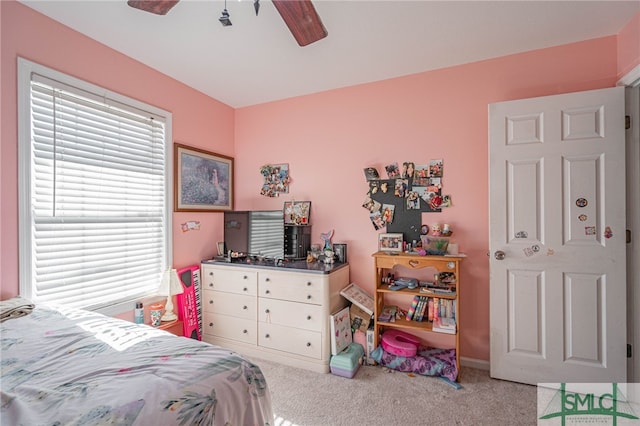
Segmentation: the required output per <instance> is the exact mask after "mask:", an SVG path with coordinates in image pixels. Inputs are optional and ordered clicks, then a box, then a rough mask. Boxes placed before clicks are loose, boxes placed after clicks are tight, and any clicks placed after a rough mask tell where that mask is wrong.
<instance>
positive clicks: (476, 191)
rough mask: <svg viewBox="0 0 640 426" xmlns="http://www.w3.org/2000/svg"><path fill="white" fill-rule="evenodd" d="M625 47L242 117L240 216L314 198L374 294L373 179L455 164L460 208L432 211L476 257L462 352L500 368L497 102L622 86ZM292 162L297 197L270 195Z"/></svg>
mask: <svg viewBox="0 0 640 426" xmlns="http://www.w3.org/2000/svg"><path fill="white" fill-rule="evenodd" d="M616 73H617V68H616V37H606V38H602V39H596V40H590V41H585V42H581V43H575V44H571V45H566V46H561V47H556V48H552V49H544V50H538V51H532V52H527V53H524V54H518V55H512V56H507V57H503V58H498V59H493V60H488V61H483V62H477V63H473V64H468V65H463V66H458V67H452V68H447V69H442V70H438V71H432V72H426V73H421V74H416V75H411V76H407V77H404V78H396V79H391V80H386V81H382V82H376V83H371V84H365V85H359V86H353V87H349V88H345V89H339V90H333V91H328V92H323V93H318V94H315V95H310V96H304V97H299V98H294V99H288V100H284V101H280V102H273V103H269V104H264V105H258V106H253V107H247V108H242V109H238V110H237V111H236V140H235V144H236V152H238V153H242V155H241V156H239V158H238V161H237V165H236V168H237V172H238V175H239V176H243V179H242V180H239V181H238V184H237V205H238V207H239V208H247V209H250V208H281V206H282V203H283V201H285V200H290V199H295V200H311V201H312V208H311V219H312V225H313V240H314V242H318V243H319V242H321V240H320V232H326V231H328V230H330V229H335V236H334V239H333V241H334V242H345V243H347V244H348V256H349V263H350V265H351V280H352V281H353V282H356V283H358V284H359V285H360V286H362V287H364V288H365V289H367V290H369V291H370V292H371V293H372V292H373V289H374V285H375V283H374V281H373V278H374V271H373V262H372V259H371V253H373V252H374V251H375V250H376V247H377V235H378V231H375V230H374V228H373V226H372V225H371V222H370V221H369V218H368V214H367V211H366V210H365V209H364V208H362V207H361V205H362V202H363V201H364V198H365V194H366V192H367V189H368V187H367V184H366V182H365V178H364V174H363V171H362V169H363V168H364V167H369V166H375V167H377V168H378V170H379V171H381V172H382V171H383V166H384V165H386V164H389V163H391V162H395V161H397V162H400V163H401V162H403V161H414V162H416V163H420V162H425V161H428V160H429V159H435V158H442V159H444V177H443V187H444V193H446V194H451V196H452V200H453V207H451V208H448V209H445V210H443V212H442V213H424V214H423V218H422V219H423V223H426V224H431V223H433V222H435V221H439V222H441V223H442V222H448V223H450V224H451V225H452V226H453V229H454V236H453V239H454V240H457V241H458V243H459V244H460V247H461V250H462V251H463V252H465V253H466V254H467V255H468V257H467V259H465V260H464V262H463V273H462V283H463V284H462V289H461V297H462V299H461V305H462V308H461V309H462V312H461V322H462V324H463V325H462V328H463V333H462V334H461V345H462V346H461V352H462V355H463V356H466V357H471V358H476V359H484V360H486V359H488V358H489V262H488V257H487V251H488V250H489V247H488V222H489V221H488V184H487V182H488V170H487V164H488V157H487V146H488V142H487V133H488V126H487V104H489V103H492V102H497V101H503V100H510V99H518V98H527V97H535V96H542V95H550V94H555V93H562V92H573V91H580V90H588V89H595V88H602V87H610V86H614V85H615V82H616ZM267 163H289V170H290V174H291V177H292V178H293V181H292V184H291V189H290V190H291V192H290V194H286V195H285V196H283V197H280V198H274V199H270V198H266V197H261V196H260V195H258V191H259V188H260V182H261V177H260V175H259V174H258V169H259V168H260V166H261V165H263V164H267Z"/></svg>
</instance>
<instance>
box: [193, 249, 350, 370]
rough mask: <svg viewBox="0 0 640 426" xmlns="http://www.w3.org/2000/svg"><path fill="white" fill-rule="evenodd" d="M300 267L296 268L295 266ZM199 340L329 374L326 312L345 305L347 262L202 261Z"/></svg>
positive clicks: (328, 333) (329, 347) (328, 340)
mask: <svg viewBox="0 0 640 426" xmlns="http://www.w3.org/2000/svg"><path fill="white" fill-rule="evenodd" d="M296 266H299V267H296ZM201 269H202V316H203V334H204V335H203V336H202V340H204V341H206V342H209V343H213V344H215V345H219V346H223V347H226V348H229V349H232V350H234V351H237V352H240V353H242V354H244V355H248V356H255V357H258V358H263V359H267V360H271V361H276V362H280V363H282V364H286V365H291V366H294V367H299V368H305V369H308V370H313V371H317V372H321V373H328V372H329V359H330V357H331V340H330V338H331V337H330V332H329V330H330V326H329V315H330V314H332V313H333V312H336V311H337V310H339V309H340V308H343V307H344V306H346V305H347V301H346V300H345V299H344V298H343V297H342V296H340V290H342V289H343V288H344V287H346V286H347V285H348V284H349V265H348V264H347V265H342V264H340V265H336V266H334V267H331V266H326V265H323V264H309V265H306V263H305V262H304V261H303V262H294V263H292V264H288V265H287V267H267V266H265V267H260V266H255V265H251V266H249V265H244V264H234V263H224V262H203V263H202V264H201Z"/></svg>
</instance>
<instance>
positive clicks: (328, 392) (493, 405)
mask: <svg viewBox="0 0 640 426" xmlns="http://www.w3.org/2000/svg"><path fill="white" fill-rule="evenodd" d="M252 360H253V361H254V362H255V363H256V364H258V365H259V366H260V368H261V369H262V371H263V373H264V375H265V377H266V379H267V383H268V384H269V388H270V390H271V394H272V402H273V409H274V412H275V415H276V421H275V425H278V426H292V425H298V426H334V425H335V426H338V425H345V426H352V425H374V426H375V425H389V426H390V425H402V426H420V425H474V426H477V425H492V426H497V425H535V424H536V423H537V422H536V407H537V402H536V397H537V389H536V387H535V386H529V385H523V384H518V383H512V382H506V381H502V380H494V379H491V378H490V377H489V373H488V372H487V371H483V370H477V369H473V368H465V367H463V368H462V380H461V382H460V384H461V385H462V389H458V390H456V389H454V388H453V387H451V386H450V385H448V384H446V383H445V382H443V381H442V380H440V379H437V378H434V377H424V376H417V375H416V376H415V377H411V376H409V375H408V374H407V373H401V372H398V371H393V370H387V369H385V368H383V367H377V366H376V367H373V366H362V367H360V369H359V371H358V373H357V374H356V376H355V377H354V378H353V379H347V378H344V377H340V376H335V375H333V374H318V373H314V372H310V371H306V370H301V369H297V368H292V367H287V366H285V365H282V364H277V363H274V362H269V361H265V360H262V359H258V358H253V359H252Z"/></svg>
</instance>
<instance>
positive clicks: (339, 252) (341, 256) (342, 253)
mask: <svg viewBox="0 0 640 426" xmlns="http://www.w3.org/2000/svg"><path fill="white" fill-rule="evenodd" d="M333 252H334V253H335V255H336V256H337V257H338V262H340V263H347V245H346V244H338V243H336V244H334V245H333Z"/></svg>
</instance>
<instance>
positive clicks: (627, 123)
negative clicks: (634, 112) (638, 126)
mask: <svg viewBox="0 0 640 426" xmlns="http://www.w3.org/2000/svg"><path fill="white" fill-rule="evenodd" d="M630 128H631V116H630V115H625V116H624V129H625V130H629V129H630Z"/></svg>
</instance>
